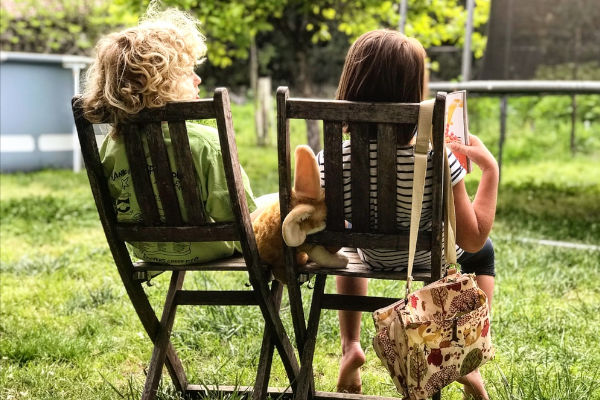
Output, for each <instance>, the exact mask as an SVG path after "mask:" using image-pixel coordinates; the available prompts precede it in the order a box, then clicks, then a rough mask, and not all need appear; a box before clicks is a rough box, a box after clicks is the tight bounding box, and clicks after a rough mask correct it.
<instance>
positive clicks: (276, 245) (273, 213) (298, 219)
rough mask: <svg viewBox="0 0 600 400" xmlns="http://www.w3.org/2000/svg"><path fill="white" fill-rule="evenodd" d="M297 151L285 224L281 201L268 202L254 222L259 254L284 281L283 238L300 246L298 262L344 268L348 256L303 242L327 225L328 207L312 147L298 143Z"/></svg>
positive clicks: (293, 244)
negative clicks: (309, 261) (309, 260)
mask: <svg viewBox="0 0 600 400" xmlns="http://www.w3.org/2000/svg"><path fill="white" fill-rule="evenodd" d="M295 154H296V174H295V177H294V188H293V189H292V195H291V200H290V207H291V211H290V212H289V214H288V215H287V216H286V218H285V219H284V221H283V224H281V216H280V213H279V202H278V201H277V202H274V203H273V204H271V205H269V206H267V207H266V208H265V210H264V211H263V212H262V213H260V214H259V215H258V216H257V217H256V219H255V220H254V222H253V223H252V227H253V228H254V235H255V236H256V244H257V246H258V253H259V254H260V258H261V259H262V260H263V261H265V262H267V263H268V264H269V265H271V267H272V272H273V275H274V276H275V279H277V280H279V281H280V282H282V283H287V277H286V272H285V261H284V254H283V241H282V239H283V240H285V243H286V244H287V245H288V246H291V247H298V251H297V253H296V261H297V262H298V263H299V264H305V263H306V262H307V261H308V258H310V259H312V260H313V261H315V262H316V263H317V264H319V265H321V266H326V267H332V268H344V267H346V265H347V264H348V259H347V258H346V257H345V256H344V255H342V254H338V253H331V252H330V251H328V250H327V249H325V248H324V247H323V246H320V245H314V244H309V243H304V240H305V239H306V235H308V234H311V233H315V232H319V231H322V230H323V229H325V219H326V216H327V210H326V207H325V195H324V191H323V189H321V185H320V180H319V167H318V165H317V160H316V158H315V155H314V153H313V151H312V150H311V148H310V147H308V146H298V147H296V153H295ZM280 226H281V229H280Z"/></svg>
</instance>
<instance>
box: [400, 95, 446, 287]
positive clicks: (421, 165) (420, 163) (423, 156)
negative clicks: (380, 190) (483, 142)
mask: <svg viewBox="0 0 600 400" xmlns="http://www.w3.org/2000/svg"><path fill="white" fill-rule="evenodd" d="M434 104H435V100H433V99H431V100H425V101H422V102H421V103H420V107H419V121H418V125H417V139H416V144H415V150H414V160H415V161H414V175H413V190H412V204H411V212H410V235H409V241H408V266H407V267H408V268H407V278H406V296H407V297H408V294H409V293H410V286H411V283H412V280H413V277H412V271H413V264H414V261H415V253H416V248H417V236H418V234H419V225H420V221H421V210H422V207H423V191H424V187H425V175H426V171H427V155H428V153H429V142H430V140H431V127H432V119H433V106H434ZM444 193H445V198H446V202H445V204H444V206H445V208H446V212H445V216H446V218H445V221H444V239H445V243H446V246H445V257H446V262H447V263H452V264H454V263H456V247H455V236H454V234H455V232H456V218H455V214H454V197H453V196H452V183H451V176H450V167H449V165H448V156H447V153H446V146H444Z"/></svg>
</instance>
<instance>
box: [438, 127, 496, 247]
mask: <svg viewBox="0 0 600 400" xmlns="http://www.w3.org/2000/svg"><path fill="white" fill-rule="evenodd" d="M469 143H470V145H469V146H465V145H463V144H459V143H449V144H448V147H449V148H450V149H451V150H452V151H453V152H456V153H461V154H464V155H466V156H467V157H469V158H470V159H471V161H473V162H474V163H475V164H477V166H479V168H480V169H481V171H482V175H481V181H480V182H479V187H478V188H477V194H476V195H475V198H474V199H473V202H472V203H471V200H470V199H469V195H468V194H467V190H466V188H465V183H464V180H461V181H460V182H459V183H457V184H456V185H454V187H453V190H452V193H453V194H454V206H455V210H456V243H457V244H458V245H459V246H460V247H461V248H463V249H464V250H466V251H468V252H470V253H474V252H476V251H479V250H480V249H481V247H483V245H484V243H485V241H486V239H487V237H488V235H489V234H490V231H491V230H492V225H493V223H494V216H495V214H496V199H497V195H498V178H499V171H498V163H497V162H496V159H494V156H493V155H492V153H490V151H489V150H488V149H487V148H486V147H485V145H484V144H483V143H482V142H481V140H479V138H477V137H476V136H474V135H471V134H469Z"/></svg>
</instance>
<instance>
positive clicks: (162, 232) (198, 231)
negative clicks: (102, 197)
mask: <svg viewBox="0 0 600 400" xmlns="http://www.w3.org/2000/svg"><path fill="white" fill-rule="evenodd" d="M117 232H118V234H119V238H121V240H125V241H126V242H204V241H206V242H212V241H220V240H239V238H240V235H239V232H238V229H237V225H236V224H234V223H232V222H221V223H218V224H210V225H209V226H206V225H201V226H173V227H171V226H150V227H142V226H136V225H130V224H118V225H117Z"/></svg>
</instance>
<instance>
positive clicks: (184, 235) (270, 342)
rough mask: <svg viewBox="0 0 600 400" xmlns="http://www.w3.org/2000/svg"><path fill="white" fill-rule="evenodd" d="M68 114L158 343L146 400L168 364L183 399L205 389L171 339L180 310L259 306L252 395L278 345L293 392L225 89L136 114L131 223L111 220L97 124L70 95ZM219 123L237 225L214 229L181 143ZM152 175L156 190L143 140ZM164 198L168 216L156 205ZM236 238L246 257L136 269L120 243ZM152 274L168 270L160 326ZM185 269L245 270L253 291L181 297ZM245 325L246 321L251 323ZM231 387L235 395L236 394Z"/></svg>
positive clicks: (123, 271)
mask: <svg viewBox="0 0 600 400" xmlns="http://www.w3.org/2000/svg"><path fill="white" fill-rule="evenodd" d="M73 115H74V117H75V123H76V126H77V133H78V135H79V141H80V144H81V150H82V153H83V159H84V161H85V166H86V169H87V173H88V177H89V180H90V185H91V188H92V192H93V195H94V199H95V202H96V206H97V208H98V213H99V215H100V220H101V221H102V226H103V227H104V232H105V234H106V238H107V240H108V244H109V246H110V249H111V252H112V255H113V258H114V261H115V263H116V266H117V269H118V271H119V274H120V276H121V279H122V281H123V284H124V285H125V289H126V290H127V294H128V295H129V298H130V299H131V302H132V303H133V306H134V308H135V311H136V313H137V314H138V316H139V318H140V320H141V322H142V324H143V326H144V328H145V330H146V332H147V333H148V336H149V337H150V339H151V340H152V342H153V343H154V351H153V353H152V359H151V361H150V366H149V369H148V376H147V379H146V383H145V387H144V392H143V396H142V398H143V399H153V398H154V397H155V395H156V390H157V387H158V383H159V380H160V377H161V371H162V367H163V364H166V366H167V369H168V371H169V374H170V376H171V378H172V380H173V384H174V385H175V388H176V389H177V390H178V391H180V392H181V393H183V394H184V395H189V394H193V393H202V392H203V391H204V387H202V386H200V385H190V384H188V381H187V378H186V375H185V372H184V369H183V367H182V364H181V361H180V359H179V358H178V356H177V354H176V352H175V349H174V348H173V345H172V343H171V341H170V334H171V329H172V327H173V322H174V318H175V312H176V309H177V306H179V305H240V306H246V305H258V306H259V307H260V310H261V312H262V315H263V317H264V320H265V330H264V335H263V344H262V348H261V354H260V362H259V366H258V371H257V378H256V381H255V383H254V390H253V397H254V398H257V399H261V398H265V397H266V396H267V385H268V381H269V375H270V368H271V360H272V356H273V350H274V347H276V348H277V350H278V352H279V354H280V357H281V360H282V362H283V365H284V368H285V370H286V373H287V376H288V378H289V382H290V385H292V387H294V385H295V380H296V377H297V374H298V373H299V366H298V361H297V359H296V356H295V353H294V349H293V347H292V344H291V343H290V340H289V338H288V336H287V334H286V332H285V329H284V327H283V324H282V322H281V319H280V317H279V314H278V311H279V304H280V302H281V293H282V286H281V285H280V284H279V283H278V282H277V281H273V282H272V284H271V287H269V280H270V274H269V273H267V272H266V268H265V267H264V265H261V262H260V259H259V256H258V251H257V248H256V242H255V238H254V232H253V230H252V226H251V223H250V215H249V212H248V206H247V204H246V197H245V192H244V187H243V184H242V178H241V172H240V166H239V161H238V154H237V147H236V143H235V139H234V131H233V125H232V120H231V110H230V105H229V96H228V94H227V91H226V90H225V89H223V88H220V89H217V90H216V91H215V94H214V98H213V99H203V100H194V101H187V102H176V103H169V104H167V105H166V106H165V107H163V108H158V109H147V110H143V111H142V112H140V113H138V114H137V115H135V116H134V117H132V118H131V120H130V121H129V122H128V123H127V125H125V126H124V128H123V129H124V140H125V142H126V149H127V156H128V160H129V164H130V169H131V176H132V180H133V186H134V190H135V194H136V196H137V199H139V200H138V202H139V204H140V208H141V212H142V216H143V220H142V221H141V222H139V223H135V224H129V223H128V224H125V223H119V222H117V218H116V213H115V208H114V201H113V200H112V198H111V196H110V193H109V189H108V181H107V177H106V176H105V175H104V172H103V168H102V164H101V160H100V157H99V153H98V148H97V144H96V138H95V134H94V129H93V125H92V124H91V123H90V122H89V121H87V120H86V119H85V118H84V116H83V113H82V108H81V101H80V98H79V97H78V96H76V97H74V98H73ZM199 119H216V122H217V127H218V131H219V139H220V144H221V151H222V154H223V162H224V167H225V173H226V179H227V187H228V190H229V197H230V200H231V204H232V208H233V213H234V215H235V220H234V221H231V222H226V223H223V222H221V223H213V222H210V219H209V218H208V217H207V215H206V213H205V210H204V206H203V199H202V198H201V194H200V193H199V189H198V186H197V183H196V182H197V181H196V171H195V168H194V163H193V161H192V153H191V151H190V145H189V141H188V137H187V130H186V125H185V121H186V120H199ZM163 121H167V122H168V124H169V132H170V136H171V143H172V147H173V150H174V151H173V153H174V158H175V160H174V163H175V165H176V166H177V168H176V169H177V172H178V176H179V178H180V182H181V183H182V184H181V187H182V194H183V196H182V197H183V199H184V207H185V210H186V211H187V218H186V220H184V218H183V216H182V213H181V210H180V209H179V203H178V200H177V197H176V189H175V186H174V182H173V178H172V173H171V168H170V165H169V155H168V153H167V149H166V145H165V141H164V140H163V132H162V129H161V122H163ZM143 135H146V142H147V143H148V149H149V153H150V157H151V160H152V165H153V168H152V170H153V171H154V173H155V174H156V175H155V177H156V182H157V185H156V186H157V188H158V190H157V193H154V191H153V189H152V185H151V183H150V175H149V172H148V171H149V169H148V165H147V163H146V155H145V152H144V147H143V144H142V143H143V142H142V136H143ZM157 197H159V198H160V202H161V204H162V209H163V211H164V218H161V217H160V215H159V212H158V207H157ZM222 240H227V241H229V240H239V241H240V242H241V245H242V248H243V257H233V258H228V259H224V260H219V261H214V262H210V263H205V264H202V265H166V264H156V263H146V262H133V261H132V259H131V257H130V254H129V252H128V251H127V248H126V246H125V242H140V241H141V242H203V241H222ZM148 271H171V273H172V275H171V281H170V285H169V289H168V292H167V295H166V300H165V305H164V310H163V313H162V317H161V318H160V320H159V319H158V318H157V317H156V314H155V312H154V310H153V309H152V307H151V305H150V302H149V301H148V298H147V296H146V293H145V291H144V289H143V287H142V283H143V282H142V281H141V280H140V279H139V278H140V277H141V278H142V280H143V279H147V274H148ZM187 271H224V272H225V271H242V272H244V273H247V274H248V277H249V281H250V283H251V286H252V290H228V291H198V290H182V286H183V281H184V277H185V273H186V272H187ZM249 322H250V321H249ZM232 390H237V388H232Z"/></svg>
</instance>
